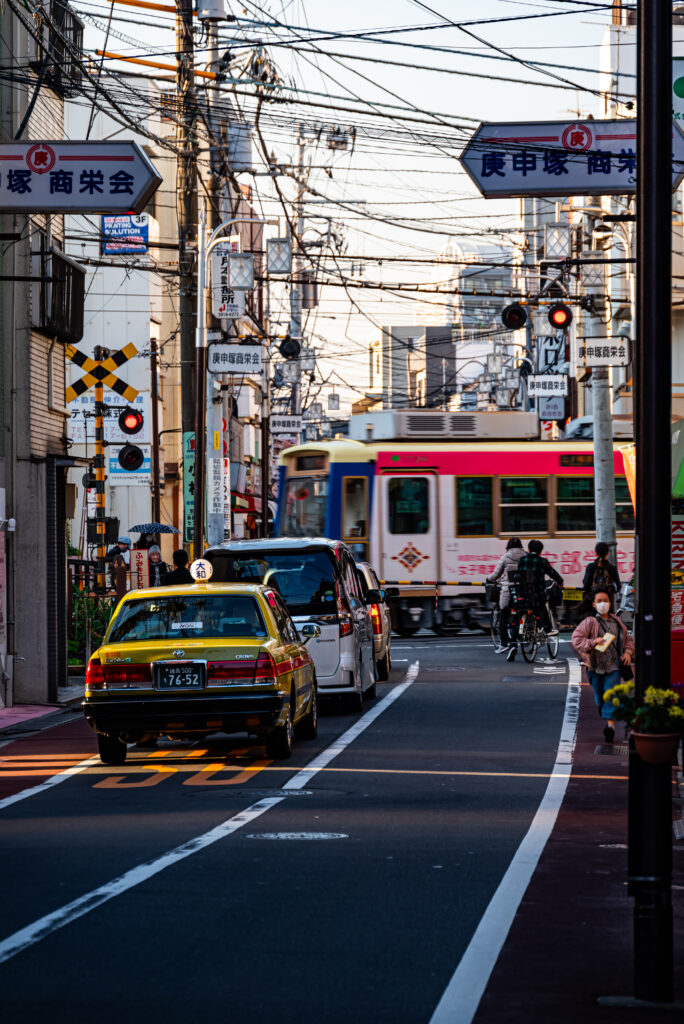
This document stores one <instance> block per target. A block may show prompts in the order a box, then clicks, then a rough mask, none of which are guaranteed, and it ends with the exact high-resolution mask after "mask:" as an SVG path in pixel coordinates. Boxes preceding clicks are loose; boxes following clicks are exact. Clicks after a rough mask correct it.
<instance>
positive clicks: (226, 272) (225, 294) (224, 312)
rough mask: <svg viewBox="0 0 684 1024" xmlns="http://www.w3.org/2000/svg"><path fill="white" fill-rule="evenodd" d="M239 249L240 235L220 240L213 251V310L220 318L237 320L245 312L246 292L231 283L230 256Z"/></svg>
mask: <svg viewBox="0 0 684 1024" xmlns="http://www.w3.org/2000/svg"><path fill="white" fill-rule="evenodd" d="M239 251H240V237H239V235H235V236H231V237H230V238H227V239H226V240H225V242H219V243H218V244H217V245H216V246H215V247H214V248H213V249H212V251H211V311H212V313H213V314H214V316H215V317H218V318H219V320H223V319H225V320H229V319H230V320H236V319H238V317H241V316H244V314H245V293H244V292H241V291H237V290H236V289H235V288H232V287H231V285H230V256H231V253H237V252H239Z"/></svg>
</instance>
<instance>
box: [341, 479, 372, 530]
mask: <svg viewBox="0 0 684 1024" xmlns="http://www.w3.org/2000/svg"><path fill="white" fill-rule="evenodd" d="M367 487H368V480H367V479H366V477H365V476H345V477H344V479H343V481H342V536H343V537H365V536H367V534H368V499H367Z"/></svg>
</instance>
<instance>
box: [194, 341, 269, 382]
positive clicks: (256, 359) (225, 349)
mask: <svg viewBox="0 0 684 1024" xmlns="http://www.w3.org/2000/svg"><path fill="white" fill-rule="evenodd" d="M207 352H208V357H207V369H208V370H209V372H210V373H243V374H249V375H251V376H253V375H254V374H259V373H261V370H262V368H263V367H262V350H261V345H231V344H226V343H224V342H218V343H217V344H215V345H210V346H209V348H208V350H207Z"/></svg>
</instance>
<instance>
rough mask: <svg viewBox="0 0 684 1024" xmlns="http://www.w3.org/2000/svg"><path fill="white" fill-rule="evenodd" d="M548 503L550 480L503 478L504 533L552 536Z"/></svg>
mask: <svg viewBox="0 0 684 1024" xmlns="http://www.w3.org/2000/svg"><path fill="white" fill-rule="evenodd" d="M548 501H549V482H548V480H547V478H546V477H535V476H513V477H502V479H501V532H502V533H548V520H549V506H548Z"/></svg>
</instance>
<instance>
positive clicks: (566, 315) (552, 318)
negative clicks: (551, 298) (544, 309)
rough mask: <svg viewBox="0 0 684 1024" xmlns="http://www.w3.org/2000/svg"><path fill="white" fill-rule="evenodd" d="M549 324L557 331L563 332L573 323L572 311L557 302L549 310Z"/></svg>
mask: <svg viewBox="0 0 684 1024" xmlns="http://www.w3.org/2000/svg"><path fill="white" fill-rule="evenodd" d="M548 315H549V323H550V324H551V326H552V327H555V328H556V329H557V330H563V328H565V327H569V326H570V324H571V323H572V310H571V309H570V307H569V306H566V305H565V304H564V303H562V302H556V303H555V304H554V305H553V306H551V307H550V309H549V314H548Z"/></svg>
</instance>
